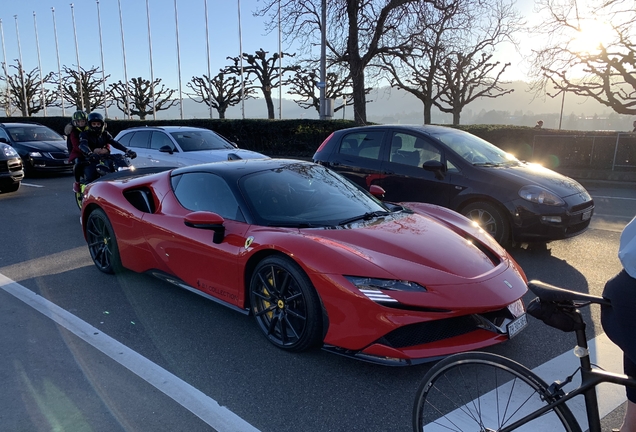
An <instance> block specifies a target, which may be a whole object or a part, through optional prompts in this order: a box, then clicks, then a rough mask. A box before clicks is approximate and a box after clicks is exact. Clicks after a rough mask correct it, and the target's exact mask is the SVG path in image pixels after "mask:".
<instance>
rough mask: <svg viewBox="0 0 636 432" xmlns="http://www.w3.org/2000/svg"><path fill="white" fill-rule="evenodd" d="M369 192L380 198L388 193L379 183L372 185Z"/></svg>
mask: <svg viewBox="0 0 636 432" xmlns="http://www.w3.org/2000/svg"><path fill="white" fill-rule="evenodd" d="M369 192H370V193H371V195H373V196H374V197H376V198H377V199H380V200H381V199H384V194H385V193H386V191H385V190H384V189H382V188H381V187H380V186H378V185H371V187H370V188H369Z"/></svg>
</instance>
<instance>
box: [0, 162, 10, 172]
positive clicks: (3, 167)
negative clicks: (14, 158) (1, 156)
mask: <svg viewBox="0 0 636 432" xmlns="http://www.w3.org/2000/svg"><path fill="white" fill-rule="evenodd" d="M8 172H9V167H8V166H7V161H0V173H8Z"/></svg>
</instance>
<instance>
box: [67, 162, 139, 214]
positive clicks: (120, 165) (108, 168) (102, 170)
mask: <svg viewBox="0 0 636 432" xmlns="http://www.w3.org/2000/svg"><path fill="white" fill-rule="evenodd" d="M93 155H94V156H93V157H96V158H98V162H97V165H96V166H95V168H96V170H97V173H98V174H99V177H98V178H97V179H96V180H93V181H99V180H101V179H102V178H103V177H104V176H106V175H109V174H113V173H117V172H121V171H134V170H135V167H134V166H133V165H132V162H131V159H132V158H134V157H135V156H136V155H133V157H132V158H130V157H128V156H127V155H126V154H120V153H116V154H110V153H108V154H105V155H96V154H93ZM88 184H89V182H88V181H87V179H86V177H85V175H84V174H83V173H82V176H81V177H80V181H79V190H78V191H74V193H75V203H76V204H77V207H78V208H79V209H80V210H81V209H82V201H83V199H84V190H85V189H86V186H88Z"/></svg>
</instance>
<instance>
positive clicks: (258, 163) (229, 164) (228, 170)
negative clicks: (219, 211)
mask: <svg viewBox="0 0 636 432" xmlns="http://www.w3.org/2000/svg"><path fill="white" fill-rule="evenodd" d="M297 164H301V165H317V164H314V163H313V162H307V161H302V160H298V159H277V158H271V159H240V160H232V161H222V162H211V163H207V164H199V165H191V166H187V167H181V168H176V169H174V170H173V171H172V174H171V175H179V174H184V173H192V172H210V173H214V174H218V175H220V176H221V177H223V178H225V179H226V180H228V181H234V180H238V179H239V178H240V177H243V176H244V175H247V174H251V173H255V172H258V171H266V170H274V169H279V168H285V167H287V166H290V165H297ZM317 166H318V165H317Z"/></svg>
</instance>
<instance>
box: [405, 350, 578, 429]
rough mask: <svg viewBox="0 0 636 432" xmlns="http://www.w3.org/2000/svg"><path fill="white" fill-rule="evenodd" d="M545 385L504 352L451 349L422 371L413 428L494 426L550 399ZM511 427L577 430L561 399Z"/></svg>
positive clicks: (499, 425) (514, 419)
mask: <svg viewBox="0 0 636 432" xmlns="http://www.w3.org/2000/svg"><path fill="white" fill-rule="evenodd" d="M547 389H548V385H547V384H546V382H545V381H543V380H542V379H541V378H540V377H539V376H538V375H537V374H535V373H534V372H532V371H531V370H529V369H528V368H526V367H525V366H523V365H521V364H519V363H517V362H515V361H513V360H510V359H508V358H506V357H502V356H499V355H496V354H490V353H484V352H467V353H460V354H455V355H453V356H450V357H447V358H446V359H444V360H441V361H440V362H439V363H437V364H436V365H435V366H433V367H432V368H431V369H430V370H429V371H428V373H427V374H426V375H425V376H424V378H423V380H422V383H421V384H420V387H419V388H418V390H417V395H416V398H415V404H414V406H413V430H414V431H416V432H422V431H426V432H433V431H437V430H440V431H446V432H448V431H464V430H466V431H472V432H476V431H479V432H495V431H499V430H500V429H501V428H502V427H504V426H510V425H511V424H512V423H513V422H514V421H516V420H519V419H520V418H522V417H523V416H526V415H528V414H529V413H531V412H533V411H536V410H537V409H539V408H541V407H542V406H544V405H547V404H549V403H552V402H554V400H555V399H554V397H552V396H549V394H548V390H547ZM516 430H518V431H522V430H523V431H526V430H527V431H558V430H563V431H568V432H581V427H580V426H579V424H578V422H577V421H576V419H575V417H574V415H573V414H572V412H571V411H570V409H569V408H568V407H567V406H566V405H565V404H562V405H558V406H556V407H554V408H553V410H551V411H548V412H547V413H545V414H544V415H543V416H541V417H538V418H536V419H534V420H532V421H531V422H529V423H527V424H526V425H523V426H521V427H520V428H518V429H516Z"/></svg>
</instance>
